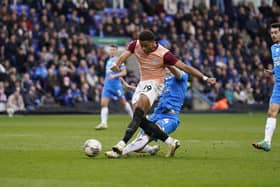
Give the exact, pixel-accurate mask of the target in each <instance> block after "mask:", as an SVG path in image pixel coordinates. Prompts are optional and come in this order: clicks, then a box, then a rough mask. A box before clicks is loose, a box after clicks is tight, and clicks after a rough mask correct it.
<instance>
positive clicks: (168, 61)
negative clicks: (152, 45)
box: [163, 51, 179, 65]
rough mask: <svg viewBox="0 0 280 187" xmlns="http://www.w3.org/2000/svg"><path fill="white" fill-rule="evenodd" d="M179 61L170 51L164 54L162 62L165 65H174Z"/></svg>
mask: <svg viewBox="0 0 280 187" xmlns="http://www.w3.org/2000/svg"><path fill="white" fill-rule="evenodd" d="M178 60H179V59H178V58H177V57H175V56H174V55H173V54H172V53H171V52H170V51H168V52H167V53H165V54H164V56H163V62H164V64H165V65H174V64H176V62H177V61H178Z"/></svg>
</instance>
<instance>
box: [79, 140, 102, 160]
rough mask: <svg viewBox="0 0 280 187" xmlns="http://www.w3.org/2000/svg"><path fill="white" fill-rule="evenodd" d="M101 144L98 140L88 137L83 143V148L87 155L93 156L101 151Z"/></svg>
mask: <svg viewBox="0 0 280 187" xmlns="http://www.w3.org/2000/svg"><path fill="white" fill-rule="evenodd" d="M101 149H102V145H101V143H100V142H99V141H98V140H95V139H89V140H87V141H86V142H85V143H84V146H83V150H84V152H85V154H86V155H87V156H88V157H95V156H97V155H98V153H99V152H100V151H101Z"/></svg>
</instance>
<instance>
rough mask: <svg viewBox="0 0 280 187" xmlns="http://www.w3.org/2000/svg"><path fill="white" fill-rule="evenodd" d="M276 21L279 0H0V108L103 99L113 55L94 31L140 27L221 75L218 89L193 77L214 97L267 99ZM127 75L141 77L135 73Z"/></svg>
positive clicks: (120, 32)
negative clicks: (271, 32)
mask: <svg viewBox="0 0 280 187" xmlns="http://www.w3.org/2000/svg"><path fill="white" fill-rule="evenodd" d="M112 6H119V7H121V8H116V9H112V8H109V7H112ZM272 22H280V11H279V5H278V4H277V1H273V4H272V5H269V4H267V3H266V1H261V4H260V6H259V7H256V6H255V4H254V3H251V2H249V1H248V2H247V1H234V0H225V1H224V0H196V1H193V0H131V1H115V0H106V1H100V0H60V1H58V0H57V1H56V0H48V1H45V0H18V1H17V5H14V4H13V1H12V2H10V1H8V0H2V1H1V8H0V111H1V110H2V111H4V110H6V109H9V110H11V109H13V110H15V111H17V110H36V107H38V106H45V105H66V106H74V105H75V103H77V102H80V103H83V102H85V103H86V102H99V99H100V93H101V92H102V88H103V80H104V71H105V70H104V67H105V62H106V59H107V58H108V54H107V53H106V51H105V49H104V47H102V46H98V45H97V44H95V43H94V42H93V40H92V37H94V36H96V37H107V36H110V37H111V36H113V37H119V36H126V37H130V38H131V39H136V38H137V35H138V33H139V32H140V31H142V30H143V29H151V30H152V31H154V32H155V33H156V36H157V37H158V38H157V39H158V41H159V43H161V44H162V45H164V46H166V47H167V48H169V49H170V50H171V51H172V52H173V53H174V54H175V55H177V56H178V57H179V58H180V59H182V60H183V61H184V62H185V63H188V64H191V65H193V66H194V67H196V68H198V69H200V70H201V71H202V72H204V73H205V74H207V75H209V76H214V77H216V78H217V80H218V83H217V84H216V86H215V87H214V88H211V87H208V86H202V84H201V83H200V82H199V81H198V80H195V79H193V80H191V84H192V85H193V88H194V89H197V90H198V91H199V92H200V93H202V94H203V96H204V98H205V100H207V101H208V102H209V103H212V104H213V103H215V102H217V101H219V100H220V99H223V98H226V99H227V102H228V103H229V104H230V105H231V104H234V103H245V104H254V103H266V102H267V101H268V99H269V94H270V92H271V89H272V86H273V79H272V76H271V75H269V74H265V73H264V69H265V68H267V69H272V63H271V56H270V50H269V48H270V45H271V40H270V38H269V33H268V27H269V24H270V23H272ZM127 79H128V80H129V82H133V83H135V82H137V77H135V74H134V73H133V72H129V76H128V77H127ZM129 94H131V93H129ZM186 95H188V97H191V96H190V94H186ZM15 106H16V107H15Z"/></svg>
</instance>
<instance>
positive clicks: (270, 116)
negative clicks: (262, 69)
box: [253, 23, 280, 151]
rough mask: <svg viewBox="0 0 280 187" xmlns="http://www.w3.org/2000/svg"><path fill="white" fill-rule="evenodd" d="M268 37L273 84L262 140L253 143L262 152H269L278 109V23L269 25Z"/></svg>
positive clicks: (279, 51) (279, 106)
mask: <svg viewBox="0 0 280 187" xmlns="http://www.w3.org/2000/svg"><path fill="white" fill-rule="evenodd" d="M270 36H271V39H272V41H273V43H274V44H273V45H272V46H271V56H272V60H273V64H274V68H273V71H272V73H273V74H274V81H275V82H274V87H273V91H272V95H271V97H270V102H269V109H268V112H267V119H266V125H265V136H264V140H262V141H260V142H256V143H253V146H254V147H255V148H257V149H262V150H264V151H270V150H271V139H272V135H273V132H274V130H275V128H276V117H277V114H278V112H279V108H280V23H273V24H271V26H270Z"/></svg>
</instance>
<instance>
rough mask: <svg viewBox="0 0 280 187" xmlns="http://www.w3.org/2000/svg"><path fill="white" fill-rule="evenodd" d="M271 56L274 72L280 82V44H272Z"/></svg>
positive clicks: (276, 79)
mask: <svg viewBox="0 0 280 187" xmlns="http://www.w3.org/2000/svg"><path fill="white" fill-rule="evenodd" d="M271 56H272V61H273V66H274V67H273V72H274V77H275V81H276V83H280V44H274V45H272V46H271Z"/></svg>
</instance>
